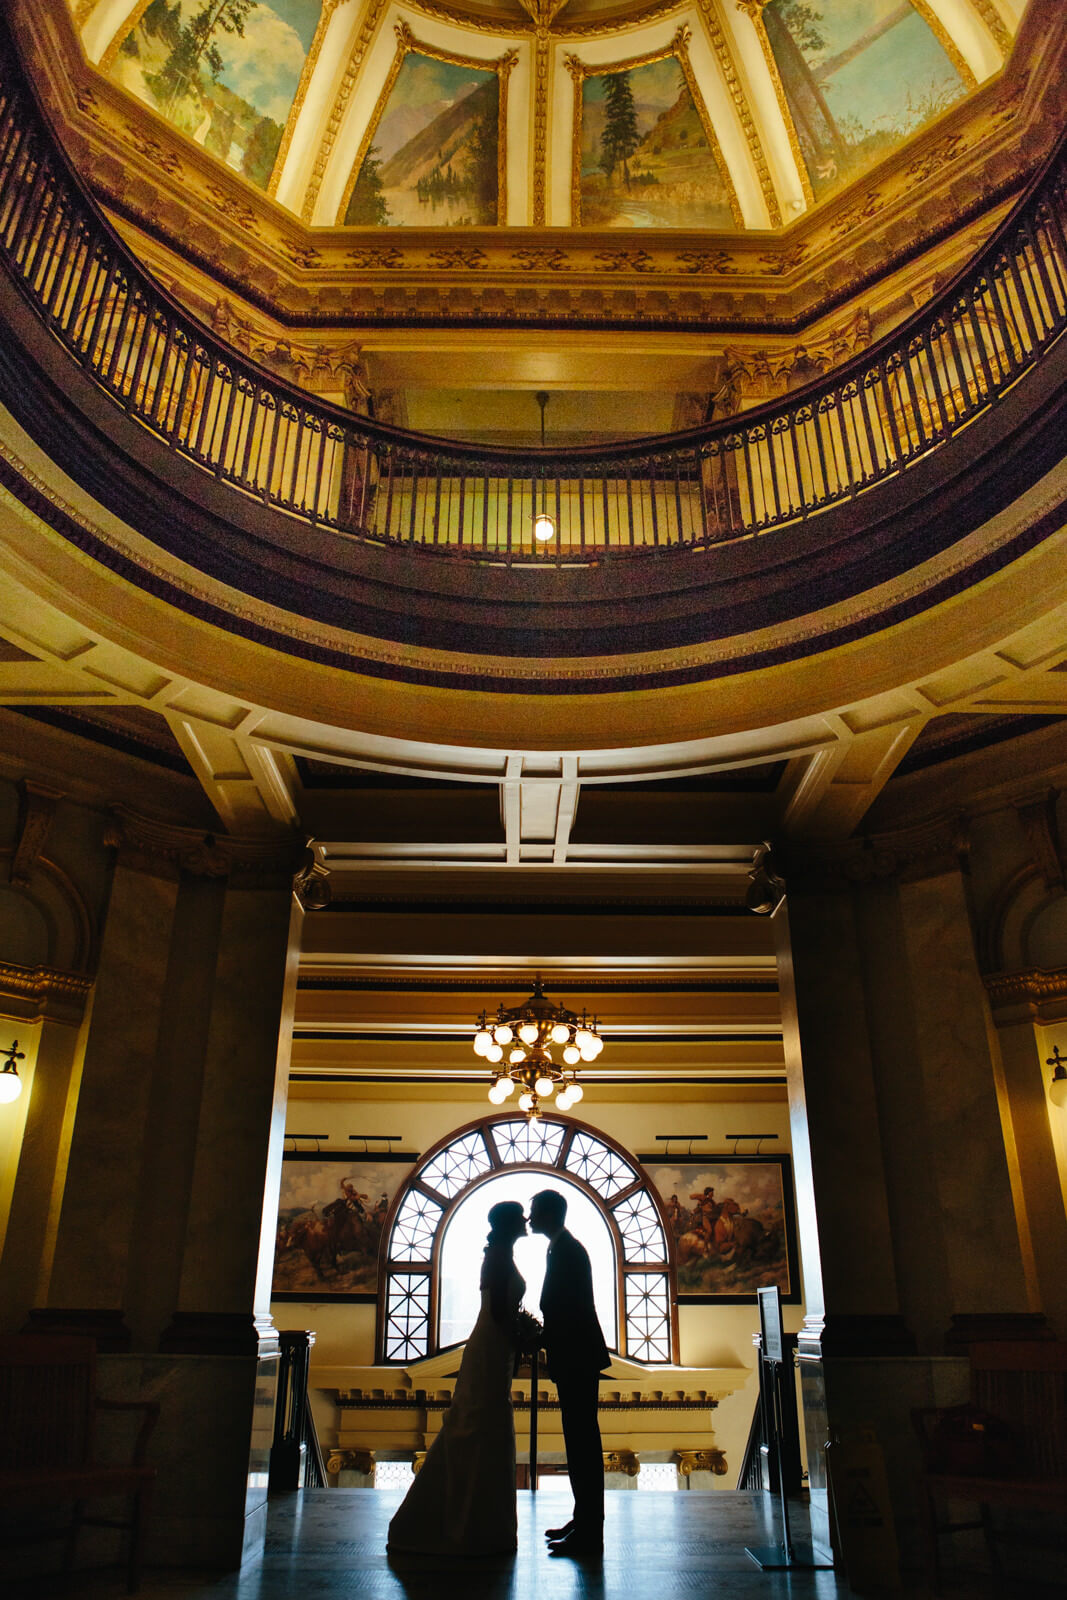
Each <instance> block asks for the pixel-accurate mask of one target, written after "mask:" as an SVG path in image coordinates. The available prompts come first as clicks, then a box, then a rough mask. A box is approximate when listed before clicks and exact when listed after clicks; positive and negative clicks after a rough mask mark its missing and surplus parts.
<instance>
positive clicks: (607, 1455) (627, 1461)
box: [604, 1450, 641, 1478]
mask: <svg viewBox="0 0 1067 1600" xmlns="http://www.w3.org/2000/svg"><path fill="white" fill-rule="evenodd" d="M604 1471H605V1472H623V1473H625V1474H626V1476H627V1477H628V1478H636V1477H637V1474H638V1473H639V1472H640V1471H641V1461H640V1457H639V1456H638V1455H637V1452H636V1451H635V1450H605V1451H604Z"/></svg>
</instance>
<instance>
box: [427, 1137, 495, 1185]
mask: <svg viewBox="0 0 1067 1600" xmlns="http://www.w3.org/2000/svg"><path fill="white" fill-rule="evenodd" d="M491 1165H492V1163H491V1162H490V1160H489V1153H488V1151H487V1150H486V1148H485V1140H484V1139H483V1138H482V1136H481V1134H480V1133H479V1132H478V1131H477V1130H475V1132H474V1133H465V1134H464V1135H463V1137H462V1139H457V1140H456V1142H455V1144H450V1145H449V1146H448V1148H447V1150H442V1151H441V1152H440V1154H438V1155H436V1156H434V1158H433V1160H432V1161H431V1162H429V1164H428V1165H427V1166H425V1167H423V1169H422V1171H421V1172H420V1173H419V1178H420V1180H421V1181H422V1182H423V1183H424V1184H426V1186H427V1188H429V1189H436V1190H437V1193H438V1194H443V1195H444V1196H445V1198H446V1199H448V1200H451V1198H452V1196H453V1195H454V1194H458V1193H459V1191H460V1190H461V1189H465V1188H466V1187H467V1185H468V1183H473V1182H474V1180H475V1178H480V1177H481V1175H482V1173H483V1172H488V1171H489V1168H490V1166H491Z"/></svg>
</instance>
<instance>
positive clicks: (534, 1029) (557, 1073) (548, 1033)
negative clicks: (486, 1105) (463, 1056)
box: [474, 976, 604, 1122]
mask: <svg viewBox="0 0 1067 1600" xmlns="http://www.w3.org/2000/svg"><path fill="white" fill-rule="evenodd" d="M550 1045H556V1046H557V1047H558V1046H560V1045H562V1047H563V1048H562V1051H561V1055H562V1063H561V1064H557V1063H556V1061H555V1060H554V1059H553V1056H552V1052H551V1050H550V1049H549V1046H550ZM603 1048H604V1041H603V1039H601V1037H600V1033H599V1023H598V1021H597V1019H596V1017H593V1018H592V1020H590V1018H589V1017H588V1016H587V1014H586V1013H585V1012H584V1011H583V1013H582V1015H581V1016H580V1017H579V1016H577V1015H576V1013H575V1012H573V1011H568V1010H567V1008H566V1006H563V1005H557V1004H556V1003H555V1002H554V1001H552V1000H549V999H548V997H547V996H546V994H545V990H544V985H543V983H542V982H541V978H540V976H538V977H536V978H535V979H534V988H533V994H532V995H530V997H529V999H528V1000H524V1001H523V1003H522V1005H520V1006H504V1005H503V1004H502V1003H501V1004H500V1005H499V1006H498V1007H497V1013H496V1016H495V1018H490V1017H489V1016H488V1015H487V1013H486V1012H484V1011H483V1012H482V1014H481V1016H480V1017H479V1018H478V1023H477V1031H476V1032H475V1035H474V1053H475V1055H476V1056H480V1057H481V1058H482V1060H484V1061H486V1062H487V1063H488V1064H489V1065H490V1066H491V1067H492V1068H493V1077H492V1082H491V1083H490V1085H489V1099H490V1101H491V1103H492V1104H493V1105H495V1106H500V1105H503V1104H504V1101H505V1100H508V1099H510V1097H511V1096H512V1095H513V1094H514V1093H515V1092H516V1090H518V1091H519V1099H518V1106H519V1110H520V1111H522V1112H524V1113H525V1115H526V1117H527V1119H528V1120H529V1121H530V1122H535V1121H536V1120H537V1118H538V1117H539V1116H540V1114H541V1102H542V1101H544V1100H548V1099H550V1098H551V1097H552V1096H553V1095H554V1096H555V1102H556V1107H557V1109H558V1110H560V1111H568V1110H569V1109H570V1107H571V1106H573V1105H577V1104H578V1102H579V1101H580V1100H581V1099H582V1097H583V1096H584V1094H585V1090H584V1089H583V1088H582V1085H581V1084H580V1083H579V1082H578V1074H577V1068H578V1065H579V1063H581V1062H589V1061H595V1060H596V1058H597V1056H599V1054H600V1052H601V1051H602V1050H603ZM505 1058H506V1059H505Z"/></svg>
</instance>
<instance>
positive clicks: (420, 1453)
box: [411, 1450, 426, 1478]
mask: <svg viewBox="0 0 1067 1600" xmlns="http://www.w3.org/2000/svg"><path fill="white" fill-rule="evenodd" d="M425 1460H426V1451H425V1450H416V1451H415V1454H414V1456H413V1457H412V1460H411V1470H412V1472H413V1473H414V1474H415V1477H416V1478H417V1477H418V1475H419V1473H420V1472H421V1471H422V1464H423V1462H424V1461H425Z"/></svg>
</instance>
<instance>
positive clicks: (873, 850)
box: [776, 812, 970, 892]
mask: <svg viewBox="0 0 1067 1600" xmlns="http://www.w3.org/2000/svg"><path fill="white" fill-rule="evenodd" d="M780 848H781V863H780V865H781V867H782V869H783V875H784V878H785V882H786V886H787V892H791V891H793V890H795V889H797V888H801V889H804V890H808V891H812V890H814V891H817V890H819V889H820V888H833V887H835V886H836V885H838V884H851V885H857V886H859V885H863V884H868V883H878V882H881V881H883V880H884V879H887V878H898V879H900V880H901V881H902V882H913V881H915V880H917V879H920V878H934V877H939V876H940V875H941V874H942V873H945V872H954V871H959V870H960V867H961V866H962V865H963V863H964V862H965V861H966V858H967V855H968V851H969V849H970V844H969V840H968V836H967V828H966V819H965V817H964V815H963V813H962V812H953V813H951V814H950V815H948V816H946V817H938V818H936V819H935V820H933V821H931V822H923V823H919V824H917V825H916V826H915V827H913V828H901V829H899V830H896V831H894V832H892V833H877V834H869V835H867V836H866V837H860V838H855V839H848V840H845V841H844V842H843V843H833V844H821V843H811V844H800V843H794V842H791V841H790V842H787V843H785V844H783V845H782V846H781V847H780ZM776 881H777V880H776Z"/></svg>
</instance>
